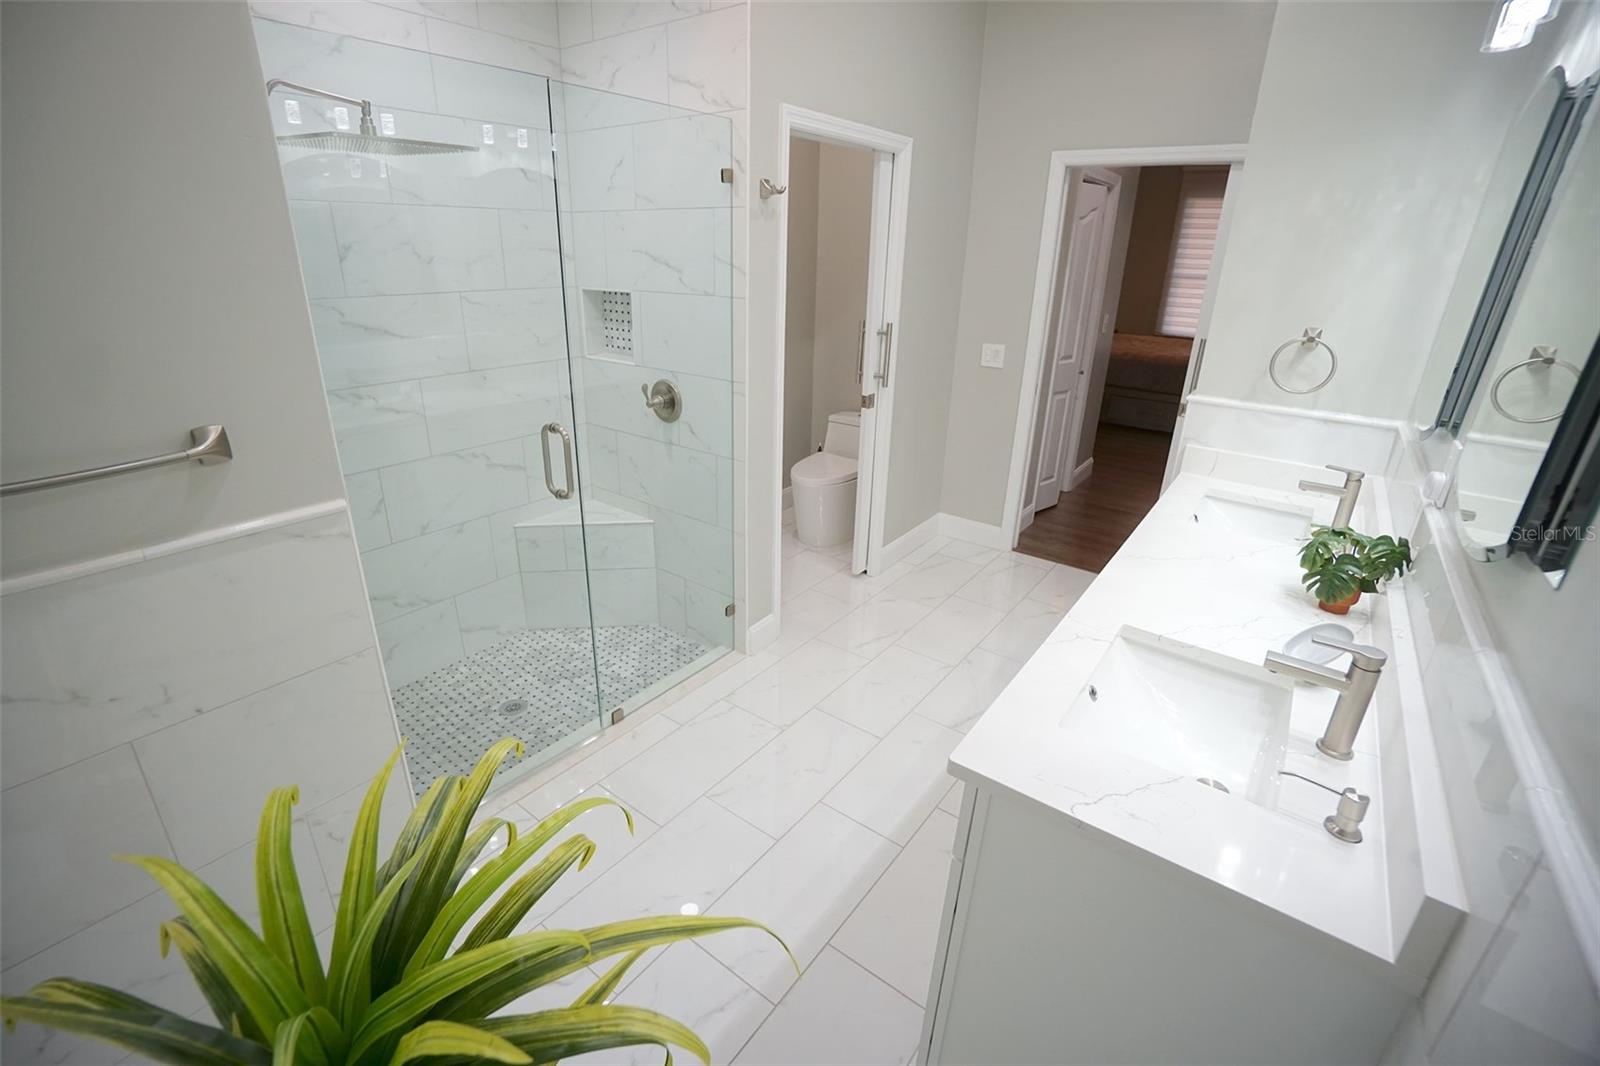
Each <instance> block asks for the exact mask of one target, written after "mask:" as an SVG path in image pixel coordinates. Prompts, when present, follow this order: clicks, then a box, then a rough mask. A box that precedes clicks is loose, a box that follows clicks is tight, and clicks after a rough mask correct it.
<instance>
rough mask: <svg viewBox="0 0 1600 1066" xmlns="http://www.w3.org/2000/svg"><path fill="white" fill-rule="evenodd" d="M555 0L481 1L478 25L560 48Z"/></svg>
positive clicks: (496, 31) (510, 35) (509, 35)
mask: <svg viewBox="0 0 1600 1066" xmlns="http://www.w3.org/2000/svg"><path fill="white" fill-rule="evenodd" d="M557 18H558V16H557V13H556V4H555V0H532V2H530V0H512V2H510V3H506V2H502V0H479V2H478V25H479V26H481V27H482V28H483V29H486V30H490V31H492V32H494V33H503V34H505V35H506V36H508V37H519V38H521V39H522V40H524V41H532V42H533V43H535V44H543V45H549V46H551V47H559V46H560V44H561V34H560V30H559V29H558V26H557Z"/></svg>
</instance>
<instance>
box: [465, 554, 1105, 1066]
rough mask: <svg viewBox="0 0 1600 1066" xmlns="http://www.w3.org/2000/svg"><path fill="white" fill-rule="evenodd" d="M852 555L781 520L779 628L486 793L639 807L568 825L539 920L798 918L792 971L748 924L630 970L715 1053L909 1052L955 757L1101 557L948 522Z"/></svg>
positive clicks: (532, 805) (929, 950)
mask: <svg viewBox="0 0 1600 1066" xmlns="http://www.w3.org/2000/svg"><path fill="white" fill-rule="evenodd" d="M848 561H849V553H848V549H847V548H840V549H835V550H830V551H822V552H819V551H812V550H809V549H807V548H805V547H804V546H803V545H801V544H800V543H799V541H797V540H796V539H795V538H794V536H793V530H792V528H788V527H786V529H785V533H784V540H783V589H784V602H783V608H782V626H781V630H782V636H781V638H780V639H779V640H778V641H777V642H776V643H775V644H774V646H773V647H771V648H769V649H768V650H767V651H765V652H762V653H761V654H758V655H755V656H743V655H729V656H727V657H725V658H724V659H723V660H721V661H720V662H718V663H717V664H715V665H714V666H713V667H711V668H710V669H708V670H707V671H705V672H704V673H702V674H701V675H699V676H697V677H696V678H694V679H692V680H691V681H690V682H689V683H687V684H686V685H684V686H680V687H679V688H678V689H677V690H675V691H673V692H671V693H668V694H667V695H666V696H664V697H662V698H661V699H660V700H657V701H655V703H653V704H651V705H649V706H647V707H645V708H643V709H641V710H640V711H639V712H637V713H636V714H635V715H634V716H632V717H631V718H629V719H628V721H626V722H625V723H623V724H622V725H620V726H617V727H614V728H613V729H611V730H608V731H607V732H606V734H605V735H604V736H602V737H601V738H600V739H599V740H597V741H596V742H595V743H594V744H591V745H589V746H588V747H586V748H583V749H580V750H579V751H577V752H575V753H573V754H572V755H570V756H568V757H567V758H565V759H563V760H561V761H560V762H558V763H557V764H555V765H554V766H552V767H549V768H547V769H546V770H544V771H542V772H540V773H538V774H536V775H534V776H533V777H532V778H530V779H528V780H525V781H520V782H517V783H515V784H513V785H511V786H510V787H509V788H508V789H507V790H506V791H505V792H502V793H499V794H497V795H494V796H491V797H490V800H489V802H488V803H486V804H485V807H486V809H494V810H500V811H502V813H503V816H506V817H511V818H513V819H514V820H518V821H521V822H526V823H531V822H533V821H534V820H536V819H538V818H540V817H542V816H544V815H545V814H548V813H549V812H550V811H551V810H554V809H555V808H556V807H557V806H559V805H560V804H562V803H565V802H568V801H570V800H572V799H574V798H575V797H577V796H579V795H605V794H610V795H612V796H614V797H615V798H616V799H618V800H619V801H620V802H622V803H624V804H625V805H627V806H628V808H629V809H630V810H632V811H633V812H634V815H635V818H636V819H637V822H638V826H637V833H636V835H635V836H633V837H631V838H630V837H629V836H628V835H627V832H626V830H625V828H624V827H623V825H622V819H621V818H620V817H619V816H618V815H617V814H616V813H615V812H614V811H610V810H607V809H604V808H602V809H599V810H595V811H590V812H588V813H586V814H584V815H582V816H580V817H579V818H578V819H577V820H576V821H575V822H574V823H573V829H572V831H573V832H578V831H581V832H584V833H587V834H589V835H590V836H591V837H593V838H594V840H595V842H596V844H597V845H598V849H599V850H598V852H597V854H596V855H595V858H594V860H593V861H592V862H591V863H590V865H589V867H588V868H587V869H585V870H583V871H581V872H574V873H569V874H568V875H567V877H566V878H564V879H563V880H562V882H561V883H559V884H558V885H557V886H556V888H555V890H554V891H553V893H552V894H551V895H550V896H549V897H547V898H546V899H544V900H541V902H540V906H539V908H538V909H537V910H536V911H535V912H534V913H533V914H532V915H531V916H530V919H529V921H530V923H532V922H542V923H545V924H547V925H549V926H550V927H573V926H582V925H588V924H593V923H599V922H602V921H611V920H616V919H620V918H626V917H631V916H635V915H644V914H673V913H678V912H679V911H680V910H682V909H684V908H686V907H689V906H691V905H692V906H694V907H697V908H699V910H700V911H701V912H702V913H709V914H738V915H742V916H745V917H750V918H756V919H759V920H761V921H764V922H766V923H767V924H769V925H770V926H772V928H773V929H775V930H776V931H777V932H778V933H779V934H780V935H782V936H783V937H784V938H785V940H786V941H787V942H788V944H789V947H790V948H791V950H792V951H793V952H794V955H795V957H796V959H797V960H798V961H799V963H800V966H801V967H802V973H801V975H800V976H799V977H798V979H797V977H796V975H795V971H794V968H793V966H791V965H790V963H789V961H788V959H787V957H786V956H785V955H784V954H783V952H782V950H781V949H780V948H778V947H777V945H776V944H774V943H772V941H771V940H770V939H768V938H767V937H765V936H764V935H762V934H759V933H755V932H744V931H739V932H734V933H727V934H721V935H718V936H714V937H708V938H706V939H703V940H700V941H697V942H694V943H690V944H680V945H676V946H674V947H672V948H670V949H667V950H666V951H663V952H658V953H657V954H656V956H655V957H651V958H647V959H646V960H644V964H643V965H641V966H639V967H636V968H635V970H634V971H633V973H632V975H631V976H630V978H629V979H628V981H627V983H626V984H625V985H624V986H623V988H622V989H621V991H620V992H619V993H618V995H617V1002H623V1003H631V1004H635V1005H638V1006H643V1007H650V1008H652V1009H655V1010H659V1011H662V1012H664V1013H666V1014H669V1015H671V1016H673V1017H675V1018H677V1019H679V1020H681V1021H683V1022H685V1023H686V1024H688V1025H689V1026H690V1027H691V1028H693V1029H695V1030H696V1031H697V1032H698V1033H699V1034H700V1036H701V1038H702V1039H704V1040H705V1041H706V1042H707V1044H708V1045H709V1046H710V1047H711V1050H712V1058H713V1061H714V1062H716V1063H719V1064H721V1063H730V1062H738V1063H741V1064H746V1063H748V1064H777V1063H804V1064H808V1066H816V1064H825V1063H843V1064H850V1066H875V1064H879V1063H902V1062H909V1061H911V1057H912V1055H913V1053H914V1051H915V1046H916V1042H917V1040H918V1037H919V1035H920V1030H921V1025H922V1013H923V1006H924V1003H923V1000H924V999H925V998H926V996H927V991H928V978H929V976H930V973H931V971H932V967H933V952H934V944H935V940H936V938H937V934H938V926H939V912H940V909H941V907H942V906H943V903H944V893H945V884H946V878H947V874H948V870H949V860H950V848H951V844H952V841H953V838H954V835H955V829H956V815H957V812H958V811H959V809H960V808H959V790H958V789H957V788H956V787H955V783H954V781H953V780H952V779H951V778H950V777H949V775H948V774H946V772H945V764H946V760H947V758H948V756H949V754H950V751H951V750H952V749H953V748H954V747H955V746H956V744H957V743H958V742H959V741H960V739H961V736H962V734H963V733H964V732H965V731H966V730H967V729H969V728H971V725H972V723H973V722H974V721H975V720H976V718H977V717H978V715H980V714H981V713H982V712H983V710H984V709H985V708H986V707H987V706H988V705H989V703H990V701H991V700H993V699H994V697H995V696H996V695H997V694H998V693H999V691H1000V690H1001V689H1002V688H1004V687H1005V685H1006V683H1007V682H1008V681H1009V680H1010V679H1011V677H1012V676H1013V675H1014V674H1015V673H1016V672H1017V670H1018V668H1019V667H1020V666H1021V664H1022V661H1023V660H1024V659H1026V658H1027V657H1028V656H1029V655H1030V654H1032V652H1033V651H1034V649H1035V648H1037V647H1038V645H1039V644H1040V643H1041V642H1042V641H1043V640H1044V638H1045V636H1046V634H1048V633H1049V631H1050V629H1051V628H1052V627H1053V626H1054V624H1055V622H1056V620H1057V619H1059V618H1060V617H1061V615H1062V614H1063V613H1064V612H1065V611H1066V610H1067V608H1069V607H1070V606H1071V604H1072V603H1073V602H1074V601H1075V600H1076V599H1077V597H1078V595H1079V594H1080V593H1081V592H1082V591H1083V589H1084V588H1086V587H1087V586H1088V583H1089V582H1090V581H1091V580H1092V579H1093V577H1094V575H1093V574H1090V573H1087V572H1085V571H1081V570H1073V569H1070V568H1068V567H1062V566H1055V565H1053V564H1051V563H1047V562H1045V561H1043V560H1040V559H1033V558H1030V557H1027V556H1022V555H1017V554H1014V553H1010V552H997V551H994V550H991V549H988V548H983V547H979V546H977V545H974V544H968V543H965V542H963V541H958V540H950V539H948V538H943V537H940V538H936V539H935V540H933V541H931V542H929V543H928V544H926V545H923V546H922V547H921V548H919V549H918V550H917V551H916V552H914V553H912V555H911V556H910V557H908V558H907V559H905V560H903V561H902V562H900V563H897V564H896V565H895V566H893V567H891V568H889V570H888V571H887V572H885V573H883V574H880V575H876V576H873V577H865V576H852V575H850V574H847V573H846V572H845V570H846V568H847V564H848ZM573 984H574V985H575V986H578V987H575V988H574V989H571V990H568V989H560V990H556V991H555V992H554V993H550V994H551V995H556V996H557V998H558V999H559V998H560V996H565V997H566V999H568V1000H570V999H571V998H572V996H574V995H576V992H577V991H578V990H581V985H582V984H583V982H580V981H574V982H573ZM544 1005H545V1004H544V1003H542V1002H541V1003H539V1004H536V1005H535V1006H544ZM577 1061H582V1062H630V1063H631V1062H639V1063H646V1062H649V1063H656V1062H659V1061H660V1053H659V1051H656V1050H653V1049H638V1050H637V1051H635V1052H633V1053H631V1054H623V1053H619V1054H616V1055H611V1056H601V1055H593V1056H587V1057H585V1058H583V1059H581V1060H577Z"/></svg>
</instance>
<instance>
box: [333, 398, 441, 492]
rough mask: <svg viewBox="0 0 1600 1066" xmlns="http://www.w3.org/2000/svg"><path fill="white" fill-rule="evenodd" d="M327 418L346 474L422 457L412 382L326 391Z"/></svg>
mask: <svg viewBox="0 0 1600 1066" xmlns="http://www.w3.org/2000/svg"><path fill="white" fill-rule="evenodd" d="M328 414H329V416H330V417H331V418H332V420H333V439H334V442H335V443H336V444H337V445H338V447H339V462H340V464H341V465H342V466H343V468H344V471H345V473H347V474H353V473H358V472H360V471H362V470H371V469H373V468H375V467H380V466H388V465H390V464H393V463H403V462H407V461H408V460H411V459H419V458H421V457H422V456H425V455H427V454H428V423H427V420H426V419H425V418H424V416H423V409H422V387H421V386H420V385H419V384H418V383H417V382H415V381H399V382H394V383H393V384H388V385H368V386H366V387H363V388H359V389H337V390H335V391H333V392H330V393H328Z"/></svg>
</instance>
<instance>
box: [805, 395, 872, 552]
mask: <svg viewBox="0 0 1600 1066" xmlns="http://www.w3.org/2000/svg"><path fill="white" fill-rule="evenodd" d="M860 442H861V412H859V411H839V412H837V413H835V414H831V415H829V416H828V432H827V434H826V435H825V436H824V437H823V439H822V450H821V451H820V452H817V453H815V454H813V455H808V456H806V457H805V458H804V459H802V460H800V461H799V462H798V463H795V464H794V466H793V467H792V468H791V469H790V471H789V484H790V485H791V486H793V488H794V525H795V535H796V536H798V537H799V538H800V543H801V544H804V545H806V546H807V547H810V548H830V547H832V546H833V545H835V544H843V543H844V542H845V541H847V540H849V539H850V538H851V537H852V536H853V535H854V534H855V528H856V452H857V450H858V448H859V445H860Z"/></svg>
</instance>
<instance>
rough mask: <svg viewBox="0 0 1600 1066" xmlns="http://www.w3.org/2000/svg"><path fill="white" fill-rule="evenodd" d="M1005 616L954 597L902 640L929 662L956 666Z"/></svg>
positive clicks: (935, 609)
mask: <svg viewBox="0 0 1600 1066" xmlns="http://www.w3.org/2000/svg"><path fill="white" fill-rule="evenodd" d="M1005 616H1006V612H1004V611H998V610H995V609H994V608H993V607H985V606H984V605H983V604H981V603H972V602H971V601H969V600H962V599H957V598H956V597H955V596H951V597H950V598H949V599H947V600H945V601H944V602H943V603H941V604H940V605H939V606H937V607H935V608H934V609H933V613H932V614H930V615H928V617H926V618H924V619H923V620H922V621H920V622H918V623H917V624H916V625H914V626H912V627H911V628H910V629H909V630H907V631H906V634H905V636H903V637H901V638H900V640H899V645H900V647H902V648H909V649H910V650H912V651H914V652H917V653H919V654H921V655H925V656H927V657H928V658H930V659H933V660H936V661H937V662H941V663H944V664H946V665H947V666H954V665H956V664H957V663H959V662H960V661H961V660H962V659H964V658H966V656H967V653H968V652H970V651H971V650H972V649H973V648H976V647H977V646H978V642H979V641H980V640H982V639H983V638H984V637H986V636H988V635H989V631H990V630H992V629H993V628H994V627H995V626H997V625H999V624H1000V621H1001V620H1002V619H1003V618H1005Z"/></svg>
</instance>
